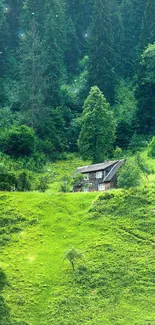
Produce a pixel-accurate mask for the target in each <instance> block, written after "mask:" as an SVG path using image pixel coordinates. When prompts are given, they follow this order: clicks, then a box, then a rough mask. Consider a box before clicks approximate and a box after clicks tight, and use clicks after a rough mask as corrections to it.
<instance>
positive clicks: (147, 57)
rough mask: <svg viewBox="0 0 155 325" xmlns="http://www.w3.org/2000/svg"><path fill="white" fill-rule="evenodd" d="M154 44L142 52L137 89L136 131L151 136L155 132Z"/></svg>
mask: <svg viewBox="0 0 155 325" xmlns="http://www.w3.org/2000/svg"><path fill="white" fill-rule="evenodd" d="M154 71H155V44H151V45H149V46H148V47H147V48H146V49H145V50H144V52H143V54H142V57H141V64H140V73H139V78H138V88H137V100H138V110H137V129H138V131H139V132H140V133H142V134H143V133H144V134H149V133H150V134H151V133H152V134H153V133H154V130H155V73H154Z"/></svg>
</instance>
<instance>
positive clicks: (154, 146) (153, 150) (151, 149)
mask: <svg viewBox="0 0 155 325" xmlns="http://www.w3.org/2000/svg"><path fill="white" fill-rule="evenodd" d="M148 156H149V157H152V158H155V137H153V138H152V140H151V142H150V143H149V145H148Z"/></svg>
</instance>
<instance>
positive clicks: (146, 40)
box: [141, 0, 155, 49]
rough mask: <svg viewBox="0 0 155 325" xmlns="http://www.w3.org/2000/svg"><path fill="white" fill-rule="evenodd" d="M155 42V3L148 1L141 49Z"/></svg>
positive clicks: (152, 0)
mask: <svg viewBox="0 0 155 325" xmlns="http://www.w3.org/2000/svg"><path fill="white" fill-rule="evenodd" d="M154 42H155V1H154V0H147V2H146V7H145V11H144V19H143V24H142V32H141V48H142V49H144V48H145V46H147V45H148V44H152V43H154Z"/></svg>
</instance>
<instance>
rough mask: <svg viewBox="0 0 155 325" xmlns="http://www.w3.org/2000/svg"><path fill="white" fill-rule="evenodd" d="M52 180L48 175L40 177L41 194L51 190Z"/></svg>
mask: <svg viewBox="0 0 155 325" xmlns="http://www.w3.org/2000/svg"><path fill="white" fill-rule="evenodd" d="M49 182H50V178H49V175H48V174H44V175H42V176H40V177H39V185H38V190H39V191H40V192H45V191H46V190H47V189H48V188H49Z"/></svg>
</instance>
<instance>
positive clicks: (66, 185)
mask: <svg viewBox="0 0 155 325" xmlns="http://www.w3.org/2000/svg"><path fill="white" fill-rule="evenodd" d="M61 181H62V182H61V185H60V192H64V193H67V192H70V189H71V185H72V179H71V177H69V176H64V177H63V178H62V179H61Z"/></svg>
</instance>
